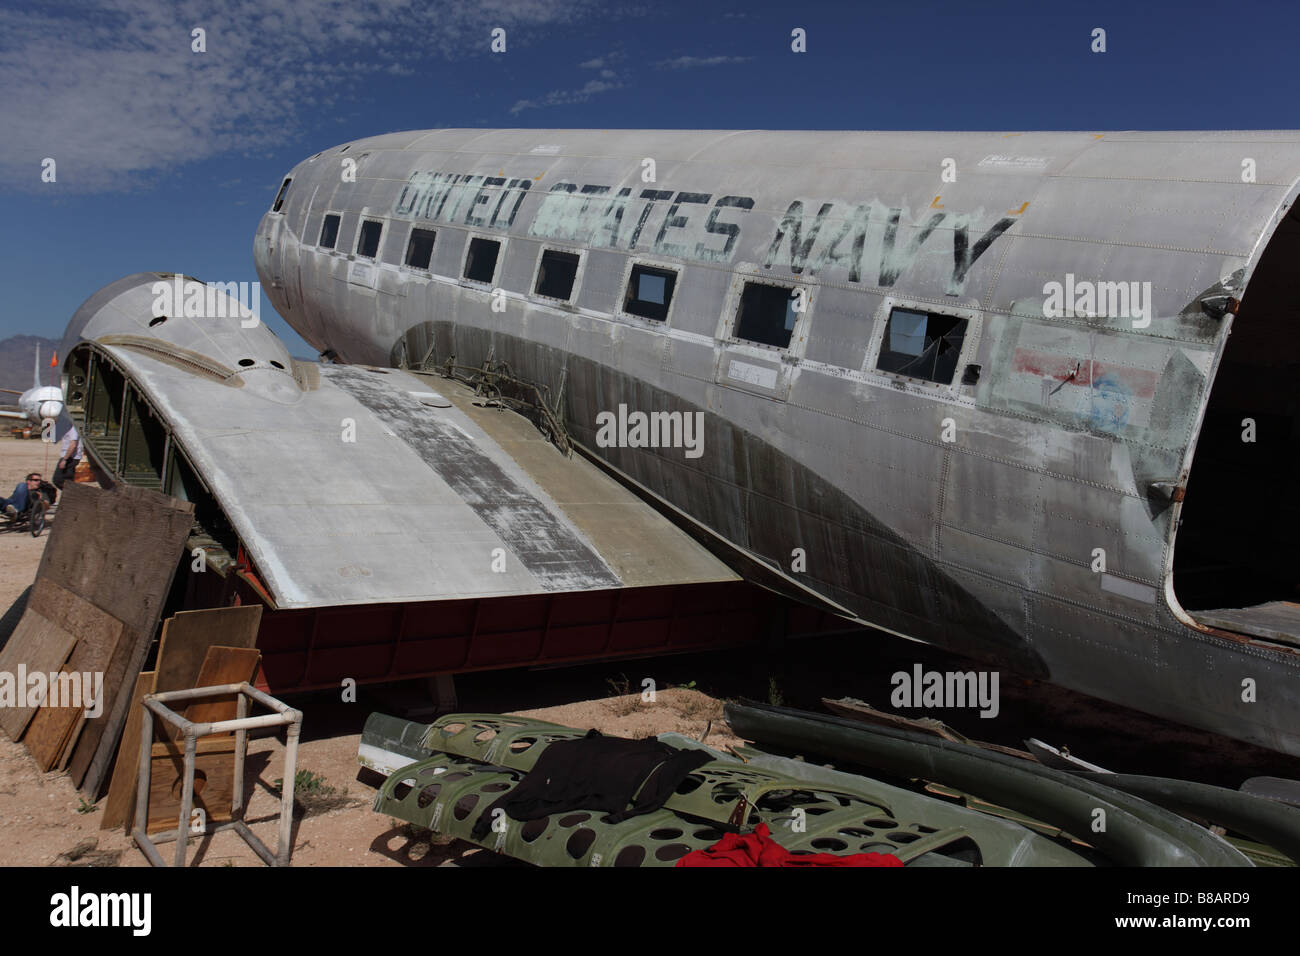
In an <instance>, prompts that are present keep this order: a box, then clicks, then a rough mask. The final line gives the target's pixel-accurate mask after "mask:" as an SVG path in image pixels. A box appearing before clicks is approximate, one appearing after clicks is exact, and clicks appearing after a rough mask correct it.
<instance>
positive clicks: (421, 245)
mask: <svg viewBox="0 0 1300 956" xmlns="http://www.w3.org/2000/svg"><path fill="white" fill-rule="evenodd" d="M436 235H437V233H435V232H433V231H431V230H429V229H412V230H411V238H410V239H408V240H407V241H406V264H407V265H408V266H410V267H411V268H412V269H423V270H424V271H425V272H428V271H429V263H430V262H432V261H433V240H434V237H435V236H436Z"/></svg>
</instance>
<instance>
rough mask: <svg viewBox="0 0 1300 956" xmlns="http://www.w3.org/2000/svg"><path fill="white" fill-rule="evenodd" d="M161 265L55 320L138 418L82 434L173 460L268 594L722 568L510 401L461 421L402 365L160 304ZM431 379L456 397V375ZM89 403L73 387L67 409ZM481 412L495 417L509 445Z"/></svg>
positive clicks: (325, 599)
mask: <svg viewBox="0 0 1300 956" xmlns="http://www.w3.org/2000/svg"><path fill="white" fill-rule="evenodd" d="M159 281H164V282H170V281H172V280H171V279H170V278H167V279H162V278H160V275H159V274H141V275H139V276H136V277H133V279H132V281H123V282H119V283H115V284H114V286H113V287H111V288H112V289H113V294H112V295H110V296H107V297H106V296H103V295H97V296H96V297H93V298H92V299H91V300H90V301H89V302H88V303H87V304H86V305H85V306H83V307H82V309H81V310H79V312H78V314H77V315H76V316H75V317H74V318H73V321H72V323H71V324H70V327H69V333H68V338H69V339H70V340H71V342H72V344H73V355H74V358H75V361H77V362H80V363H83V364H86V366H87V367H90V366H91V365H93V366H94V368H96V369H98V368H100V366H103V368H104V369H106V370H111V371H113V373H114V374H119V375H120V376H121V377H122V379H123V380H124V381H125V387H126V388H127V391H128V394H129V395H131V396H133V397H132V398H131V399H130V401H131V402H134V403H135V406H133V407H137V406H138V408H139V409H140V410H141V411H140V412H139V415H140V416H141V417H143V418H145V419H147V421H146V422H145V425H146V426H147V427H145V428H143V429H142V428H141V427H140V424H139V423H137V422H135V420H134V418H133V417H132V416H133V415H134V414H136V413H135V412H133V411H130V410H125V411H123V412H122V413H121V420H119V421H116V423H115V424H113V423H110V427H107V428H104V427H101V428H99V429H98V432H97V430H96V429H95V428H93V427H92V428H87V429H85V431H86V432H87V434H86V438H85V440H86V444H87V447H88V448H89V450H90V452H91V454H92V455H93V456H95V458H96V459H97V460H98V461H99V462H100V463H101V465H103V466H104V467H105V468H106V469H107V470H108V471H109V472H110V473H112V474H114V475H117V476H119V477H124V478H125V479H126V480H127V481H128V482H130V483H133V484H145V485H147V486H152V487H156V488H160V489H164V490H168V491H170V492H171V493H172V494H175V495H178V496H181V497H184V496H185V495H186V494H187V492H186V490H185V488H184V487H183V486H182V485H181V484H180V483H179V481H178V479H175V478H173V477H172V474H171V469H172V464H173V463H174V462H175V461H176V460H178V459H181V458H183V459H184V462H185V464H186V466H187V467H190V468H192V469H193V471H194V473H195V474H196V475H197V476H198V479H199V481H201V483H202V485H203V486H204V490H205V491H206V492H209V493H210V494H211V495H212V496H213V497H214V498H215V500H216V502H217V503H218V504H219V506H220V510H221V515H220V516H219V518H220V519H221V521H222V522H228V524H229V526H230V527H231V528H232V529H233V532H234V534H235V535H236V536H237V541H238V543H239V544H240V545H242V547H243V549H244V551H245V552H246V554H247V556H248V558H250V559H251V564H252V569H255V573H256V575H257V577H258V579H260V582H262V583H264V584H265V586H266V588H267V590H268V592H269V596H270V598H271V599H272V600H273V601H274V602H275V604H276V605H277V606H278V607H280V608H283V609H292V608H310V607H327V606H335V605H349V604H383V603H391V602H398V601H432V600H439V599H458V598H475V597H490V596H504V595H523V594H540V593H547V592H572V591H596V590H607V589H611V588H621V587H640V586H657V585H676V584H683V583H694V582H721V581H735V580H737V576H736V575H735V574H734V573H733V572H731V571H730V570H728V569H727V568H726V567H725V566H724V565H723V564H721V563H720V562H719V561H717V560H716V559H715V558H713V557H711V556H710V555H709V554H708V553H707V552H706V551H705V550H704V549H703V548H701V547H700V546H699V545H697V544H696V543H695V542H693V541H691V540H690V539H689V538H688V537H687V536H686V535H684V534H682V533H681V532H680V531H678V530H676V529H675V528H673V527H672V525H671V524H670V523H668V522H666V521H665V520H664V519H663V518H661V517H660V516H658V515H657V514H655V513H654V512H653V511H652V509H650V508H649V507H647V506H646V505H644V504H643V503H641V502H640V501H638V500H637V499H636V498H635V496H633V495H632V494H630V493H629V492H627V491H625V490H624V489H622V488H620V487H619V486H618V485H617V484H616V483H615V482H613V481H612V480H610V479H608V478H606V477H604V476H603V475H601V474H600V473H599V472H598V470H597V469H595V468H594V467H593V466H592V465H590V464H589V463H588V462H585V461H582V460H581V459H566V458H564V457H563V456H561V455H560V454H558V453H557V452H556V451H555V450H554V448H552V447H550V446H548V445H546V444H545V442H543V441H542V440H541V439H540V438H538V437H537V436H536V435H535V433H534V434H531V435H529V436H528V437H527V438H521V437H520V435H519V433H518V431H517V429H518V428H520V427H521V424H520V422H521V420H518V417H517V416H514V415H511V414H509V413H499V414H497V415H495V416H485V417H482V418H479V419H474V418H472V417H471V416H470V415H468V414H466V413H465V412H464V411H462V410H461V409H460V408H458V407H457V406H456V405H455V404H453V403H452V402H451V401H448V400H445V399H443V398H442V397H441V394H439V393H434V392H433V391H432V390H431V388H430V386H429V385H428V384H427V383H426V382H425V381H421V380H419V379H417V378H415V377H412V376H410V375H407V374H405V373H402V372H397V371H388V370H382V369H380V370H369V369H361V368H342V367H336V368H327V369H321V370H319V371H318V370H316V369H315V368H314V367H304V366H302V365H301V363H297V362H294V360H293V359H291V358H290V356H289V355H288V353H287V352H286V351H285V349H284V347H283V345H282V344H281V343H280V342H279V340H278V339H276V337H275V336H274V335H273V334H272V333H271V332H270V331H269V330H268V329H266V327H265V326H261V325H258V326H256V327H251V328H242V327H241V324H240V321H239V320H238V319H236V318H227V319H221V318H214V319H205V318H197V319H196V318H187V317H184V316H168V317H166V318H165V319H164V320H163V321H158V318H157V317H156V316H154V315H153V312H154V309H153V302H154V292H153V291H152V287H153V285H154V284H155V283H156V282H159ZM233 309H234V307H233V306H231V312H232V314H233ZM79 367H80V366H79ZM83 387H84V386H83ZM115 387H120V386H115ZM442 392H456V393H464V394H463V395H462V394H458V395H457V397H458V399H460V400H461V401H463V402H465V404H466V405H468V401H467V396H468V395H469V392H468V390H467V389H466V388H465V387H464V386H463V385H460V384H457V383H453V382H446V383H445V387H442ZM430 396H432V400H431V399H430ZM80 401H81V402H84V401H85V398H84V397H83V398H82V399H81V400H80ZM86 414H87V412H86V408H85V406H84V404H78V405H76V408H75V409H74V416H79V419H78V420H79V422H80V423H81V424H83V425H84V424H85V422H86ZM485 425H486V426H489V427H492V426H494V425H499V426H501V425H503V426H505V430H506V434H507V436H508V441H507V444H508V445H511V446H513V447H514V448H516V449H517V450H518V457H516V456H515V455H512V454H511V451H510V450H509V449H508V448H507V447H503V446H502V445H501V444H498V443H497V442H496V441H494V440H493V438H492V437H491V436H490V435H489V433H488V432H487V431H486V430H485V428H484V426H485ZM133 426H134V430H133ZM522 427H524V428H525V430H527V429H528V428H530V426H527V425H526V423H523V424H522ZM150 429H153V431H150ZM521 461H523V462H525V463H527V465H528V467H531V468H533V469H539V470H540V471H541V472H542V480H543V481H544V482H545V484H547V485H548V486H549V487H550V488H552V489H554V490H555V491H556V492H557V494H558V495H559V497H560V498H561V499H562V500H563V499H570V500H572V501H573V503H574V505H575V506H577V507H578V508H579V509H581V508H583V507H584V506H587V507H590V508H593V509H598V508H599V506H600V504H601V503H602V502H603V503H605V504H606V505H607V506H608V514H609V516H610V517H611V518H613V519H614V520H611V521H609V522H608V523H605V522H602V521H601V520H598V519H597V518H595V517H594V516H593V514H592V513H586V514H583V515H580V518H581V520H580V522H579V523H575V521H574V520H573V519H572V518H570V517H569V515H568V514H566V511H565V508H564V507H563V506H562V505H561V504H560V503H557V501H556V500H555V499H554V498H552V497H551V495H550V494H548V493H547V491H545V490H543V488H542V487H540V485H539V483H538V482H537V481H534V480H533V479H532V478H531V477H530V475H529V474H528V470H527V468H525V467H524V466H523V465H521ZM201 510H202V509H201ZM579 524H581V527H579ZM605 528H608V529H609V534H608V535H606V536H605V537H604V538H601V534H602V531H603V530H604V529H605ZM592 535H594V536H595V537H596V539H597V540H595V541H593V540H592V537H591V536H592ZM629 540H635V541H636V542H637V543H638V545H639V546H640V548H639V549H636V548H633V547H631V546H629ZM602 548H603V549H604V550H606V551H608V552H609V553H610V557H609V559H608V560H606V558H605V557H604V556H603V555H602V554H601V550H602ZM234 550H236V549H235V548H233V547H232V548H231V551H232V552H233V551H234ZM634 552H635V553H634ZM215 556H216V552H215V550H214V557H215ZM234 557H235V555H233V554H231V555H228V556H226V558H227V559H233V558H234ZM226 564H229V560H225V561H224V562H223V561H221V560H214V567H215V568H218V569H222V568H224V567H225V566H226Z"/></svg>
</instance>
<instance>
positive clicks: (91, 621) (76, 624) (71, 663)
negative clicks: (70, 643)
mask: <svg viewBox="0 0 1300 956" xmlns="http://www.w3.org/2000/svg"><path fill="white" fill-rule="evenodd" d="M33 594H34V595H35V590H33ZM52 598H53V601H52V603H51V604H50V605H48V610H49V612H50V613H52V614H55V615H57V619H56V623H57V624H58V625H59V626H61V627H62V628H63V629H64V630H65V631H69V632H71V633H73V634H75V635H76V639H77V646H76V647H75V648H74V649H73V651H72V655H71V656H70V657H69V658H68V662H67V664H66V665H65V666H64V668H63V671H62V672H61V673H60V675H59V680H60V682H62V681H64V680H67V681H68V683H67V684H61V686H60V691H61V693H59V694H58V695H57V698H58V700H59V703H60V704H61V706H58V707H53V706H50V705H49V704H46V705H45V706H44V707H42V708H41V709H40V710H39V711H37V713H36V716H35V717H33V718H32V723H31V727H30V729H28V731H27V737H26V738H25V742H26V744H27V749H28V750H29V751H31V754H32V756H33V757H34V758H36V762H37V764H39V765H40V768H41V769H42V770H52V769H53V768H54V766H55V765H56V764H58V763H59V762H60V759H61V758H62V756H63V751H64V748H65V747H66V746H67V745H68V744H69V743H70V742H71V737H72V732H73V729H74V728H75V727H76V726H77V722H78V719H79V718H81V717H82V716H83V715H84V714H85V711H86V710H87V705H86V703H85V698H86V697H89V696H93V694H94V692H95V690H96V688H95V683H96V681H95V675H97V674H98V675H100V676H99V684H100V687H99V691H100V695H101V696H106V695H107V687H106V686H105V682H106V678H105V672H106V671H107V669H108V665H109V662H110V661H111V660H112V657H113V653H114V651H115V650H116V649H117V645H118V642H119V641H120V640H121V639H122V633H123V625H122V622H121V621H119V620H118V619H117V618H115V617H111V616H110V615H108V614H105V613H104V612H103V611H101V610H100V609H99V608H97V607H95V606H94V605H93V604H90V603H88V602H86V601H84V600H82V599H81V598H79V597H77V595H75V594H72V593H71V592H69V591H64V590H63V589H61V588H60V589H59V593H57V594H53V595H52ZM87 684H89V686H87ZM69 690H71V693H69ZM70 696H71V697H76V698H79V699H77V700H75V701H70V700H69V697H70ZM50 698H51V700H52V701H53V700H55V698H56V695H55V693H54V689H53V688H51V692H50ZM98 707H99V709H98V710H97V714H98V716H100V717H102V716H103V710H102V708H103V702H102V701H100V702H99V704H98ZM96 719H98V717H97V718H96Z"/></svg>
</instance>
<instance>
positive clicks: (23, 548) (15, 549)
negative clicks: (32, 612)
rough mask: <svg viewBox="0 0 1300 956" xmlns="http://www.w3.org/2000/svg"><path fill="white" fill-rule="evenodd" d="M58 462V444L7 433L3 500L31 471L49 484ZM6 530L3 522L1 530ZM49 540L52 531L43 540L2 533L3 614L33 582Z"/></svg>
mask: <svg viewBox="0 0 1300 956" xmlns="http://www.w3.org/2000/svg"><path fill="white" fill-rule="evenodd" d="M58 461H59V446H58V445H53V444H47V443H46V442H43V441H39V440H37V439H27V440H26V441H24V440H22V439H16V438H10V437H9V436H8V434H7V432H6V433H5V434H4V435H3V436H0V497H5V498H8V497H10V496H11V495H12V494H13V493H14V486H15V485H17V484H18V483H20V482H21V481H22V480H23V478H24V477H26V475H27V473H28V472H31V471H39V472H40V473H41V475H42V476H44V478H45V479H46V480H47V481H48V480H49V478H50V476H51V475H52V474H53V473H54V466H55V465H56V464H57V463H58ZM56 511H57V509H56ZM53 517H54V516H53V515H51V518H52V519H53ZM3 527H4V524H3V522H2V521H0V528H3ZM48 539H49V531H45V532H43V533H42V534H41V536H40V537H39V538H33V537H32V536H31V535H30V534H28V533H27V532H25V531H23V532H7V531H0V613H2V612H3V611H5V610H6V609H7V608H8V607H9V605H10V604H12V603H13V602H14V599H15V598H17V597H18V595H20V594H22V592H23V589H24V588H26V587H27V586H28V585H29V584H31V583H32V579H33V578H34V577H35V576H36V566H37V565H38V564H40V561H41V554H42V553H43V552H44V551H45V542H46V541H47V540H48Z"/></svg>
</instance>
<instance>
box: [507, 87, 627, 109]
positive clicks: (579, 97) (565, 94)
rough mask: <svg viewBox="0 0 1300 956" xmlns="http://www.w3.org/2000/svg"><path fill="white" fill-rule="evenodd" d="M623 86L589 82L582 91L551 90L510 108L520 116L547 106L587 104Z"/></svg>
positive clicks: (520, 101)
mask: <svg viewBox="0 0 1300 956" xmlns="http://www.w3.org/2000/svg"><path fill="white" fill-rule="evenodd" d="M622 86H623V84H622V83H619V82H613V83H611V82H609V81H607V80H588V81H587V82H586V83H585V84H584V85H583V87H582V88H581V89H577V90H551V92H549V93H547V94H546V95H545V96H543V97H541V98H540V99H535V100H519V101H518V102H516V103H515V105H514V106H512V107H510V112H511V114H519V113H522V112H523V111H524V110H535V109H540V108H542V107H545V106H564V105H566V104H568V103H585V102H587V100H589V99H591V98H592V97H593V96H595V95H596V94H597V93H604V92H607V91H608V90H617V89H619V88H621V87H622Z"/></svg>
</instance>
